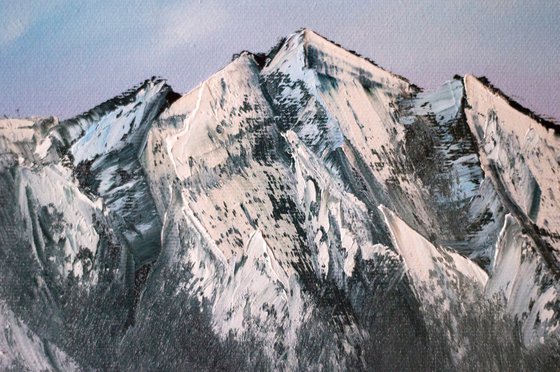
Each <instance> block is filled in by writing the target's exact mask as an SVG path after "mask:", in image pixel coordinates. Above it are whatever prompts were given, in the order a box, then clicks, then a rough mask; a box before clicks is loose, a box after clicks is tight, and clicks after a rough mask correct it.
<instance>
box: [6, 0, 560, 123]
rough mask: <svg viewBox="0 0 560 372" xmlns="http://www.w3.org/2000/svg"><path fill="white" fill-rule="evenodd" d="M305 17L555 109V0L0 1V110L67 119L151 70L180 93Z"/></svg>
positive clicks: (347, 40)
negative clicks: (479, 77)
mask: <svg viewBox="0 0 560 372" xmlns="http://www.w3.org/2000/svg"><path fill="white" fill-rule="evenodd" d="M301 27H308V28H311V29H314V30H316V31H317V32H319V33H320V34H323V35H325V36H326V37H328V38H329V39H332V40H335V41H336V42H338V43H339V44H341V45H343V46H345V47H346V48H348V49H353V50H356V51H357V52H359V53H360V54H362V55H364V56H368V57H370V58H372V59H373V60H375V61H376V62H377V63H378V64H379V65H381V66H382V67H384V68H386V69H389V70H391V71H393V72H395V73H398V74H400V75H403V76H405V77H407V78H409V79H410V80H411V81H412V82H414V83H416V84H417V85H419V86H422V87H425V88H433V87H436V86H438V85H440V84H442V83H443V82H444V81H446V80H448V79H450V78H451V77H453V75H454V74H460V75H463V74H466V73H474V74H476V75H486V76H488V77H489V79H490V80H491V81H492V82H493V83H494V85H496V86H498V87H499V88H501V89H502V90H503V91H505V92H506V93H507V94H508V95H510V96H512V97H514V98H515V99H517V100H518V101H520V103H522V104H524V105H525V106H528V107H529V108H531V109H534V110H535V111H536V112H537V113H540V114H543V115H544V116H553V117H555V118H557V119H560V78H559V77H560V1H558V0H542V1H537V0H534V1H531V0H525V1H516V0H486V1H479V2H475V1H468V0H447V1H435V0H426V1H413V0H408V1H404V0H391V1H374V0H371V1H368V0H351V1H350V0H349V1H335V0H323V1H306V0H299V1H292V0H276V1H272V0H271V1H263V0H261V1H256V0H238V1H231V0H229V1H228V0H217V1H206V0H196V1H173V0H169V1H130V0H120V1H113V2H110V1H76V0H74V1H70V0H43V1H41V0H36V1H26V0H0V88H1V89H0V115H2V114H6V115H16V113H17V110H18V109H19V113H20V115H51V114H52V115H57V116H60V117H62V118H66V117H69V116H73V115H75V114H78V113H80V112H82V111H84V110H87V109H89V108H91V107H93V106H95V105H96V104H98V103H100V102H102V101H104V100H106V99H108V98H111V97H112V96H115V95H116V94H118V93H120V92H122V91H124V90H126V89H128V88H130V87H132V86H134V85H136V84H138V83H139V82H141V81H143V80H144V79H146V78H148V77H150V76H152V75H158V76H162V77H164V78H167V79H168V81H169V83H170V84H171V85H172V86H173V88H174V89H175V90H176V91H179V92H185V91H188V90H190V89H191V88H192V87H194V86H195V85H196V84H197V83H198V82H199V81H201V80H204V79H205V78H207V77H208V76H209V75H210V74H212V73H213V72H215V71H217V70H218V69H220V68H221V67H223V66H224V65H225V64H227V63H228V62H229V61H230V59H231V56H232V54H234V53H236V52H239V51H241V50H244V49H247V50H252V51H267V50H268V49H269V48H270V47H272V46H273V45H274V44H275V43H276V41H277V40H278V39H279V38H280V37H282V36H286V35H288V34H290V33H292V32H293V31H295V30H296V29H299V28H301Z"/></svg>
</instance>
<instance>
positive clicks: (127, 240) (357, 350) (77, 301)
mask: <svg viewBox="0 0 560 372" xmlns="http://www.w3.org/2000/svg"><path fill="white" fill-rule="evenodd" d="M0 146H1V150H2V151H1V154H0V182H1V186H0V188H1V190H2V193H1V196H0V198H1V200H2V212H1V214H0V229H1V234H0V245H1V250H0V254H1V255H2V259H1V260H0V265H1V268H0V284H1V285H0V301H1V303H0V306H2V307H3V308H4V309H5V310H6V311H4V312H3V313H5V315H3V316H2V318H0V321H1V322H4V323H6V329H10V331H9V335H8V333H6V337H4V338H0V340H1V345H2V350H3V353H2V355H1V356H0V365H2V366H3V367H5V368H8V367H12V368H16V369H19V368H23V367H26V368H29V369H34V370H35V369H41V368H46V369H64V370H66V369H86V370H87V369H115V368H117V369H124V370H128V369H130V370H138V369H148V370H155V369H167V370H169V369H172V370H181V369H183V370H184V369H193V368H196V369H203V370H210V369H212V370H214V369H216V368H218V369H226V370H236V369H245V368H257V369H280V370H284V369H287V370H299V369H305V370H307V369H322V368H328V369H343V368H344V369H346V368H351V369H381V370H385V369H398V370H401V369H411V368H414V369H416V370H433V369H451V368H458V369H465V370H472V369H484V370H504V369H510V370H511V369H534V368H553V367H558V364H557V363H558V350H559V349H558V344H557V341H558V333H559V332H560V330H559V328H558V327H559V323H560V302H559V297H558V291H559V290H560V282H559V281H558V274H559V272H558V268H559V262H560V261H559V260H560V257H559V256H558V255H559V254H560V214H559V213H558V211H559V210H560V209H559V203H558V202H557V201H556V198H557V197H558V196H557V195H559V193H560V181H559V178H558V176H557V172H558V171H559V170H560V169H559V168H560V136H559V129H558V127H557V126H556V125H555V124H553V123H549V122H546V121H544V120H542V119H540V118H538V117H536V116H535V115H534V114H532V113H530V112H527V111H525V110H523V109H522V108H520V107H519V106H518V105H516V104H515V103H514V102H512V101H510V100H509V99H508V98H507V97H505V96H504V95H503V94H501V93H500V92H499V91H498V90H496V89H495V88H493V87H492V86H491V85H489V84H488V82H486V81H484V80H483V79H477V78H475V77H471V76H467V77H465V78H461V77H456V78H454V79H453V80H451V81H449V82H446V83H445V84H444V85H442V86H441V87H440V88H439V89H437V90H435V91H432V92H424V91H422V90H421V89H419V88H418V87H416V86H414V85H412V84H411V83H409V82H408V81H407V80H406V79H404V78H402V77H399V76H396V75H393V74H391V73H389V72H387V71H384V70H382V69H381V68H379V67H378V66H376V65H375V64H374V63H373V62H371V61H369V60H366V59H364V58H362V57H360V56H358V55H356V54H354V53H352V52H348V51H346V50H344V49H343V48H341V47H340V46H337V45H336V44H334V43H332V42H330V41H328V40H326V39H324V38H323V37H321V36H319V35H317V34H315V33H313V32H312V31H309V30H302V31H300V32H297V33H295V34H293V35H291V36H290V37H288V38H287V39H285V40H283V41H282V42H281V43H279V44H278V45H277V46H276V47H275V48H273V49H272V50H271V51H270V52H269V53H267V54H251V53H247V52H244V53H241V54H240V55H238V56H236V57H235V58H234V60H233V61H232V62H231V63H230V64H229V65H228V66H226V67H225V68H224V69H223V70H221V71H219V72H217V73H216V74H215V75H213V76H211V77H210V78H209V79H208V80H206V81H204V82H203V83H201V84H200V85H199V86H198V87H196V88H195V89H194V90H192V91H191V92H189V93H186V94H184V95H179V94H177V93H175V92H173V91H172V90H171V88H170V87H169V86H168V85H166V83H165V82H164V81H162V80H160V79H155V78H153V79H150V80H148V81H146V82H145V83H143V84H142V85H140V86H138V87H136V88H134V89H132V90H130V91H128V92H126V93H124V94H123V95H122V96H120V97H117V98H115V99H113V100H110V101H107V102H105V103H103V104H102V105H100V106H98V107H96V108H94V109H92V110H91V111H89V112H88V113H85V114H83V115H81V116H79V117H76V118H74V119H71V120H67V121H63V122H58V121H57V120H56V119H36V118H33V119H25V120H22V119H19V120H15V119H13V120H12V119H6V120H2V121H0ZM14 335H15V336H14Z"/></svg>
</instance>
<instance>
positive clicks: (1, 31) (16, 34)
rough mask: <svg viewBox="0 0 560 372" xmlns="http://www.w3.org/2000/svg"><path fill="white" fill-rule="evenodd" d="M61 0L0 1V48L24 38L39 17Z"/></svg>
mask: <svg viewBox="0 0 560 372" xmlns="http://www.w3.org/2000/svg"><path fill="white" fill-rule="evenodd" d="M61 2H63V1H62V0H52V1H50V0H49V1H28V0H22V1H9V0H7V1H0V14H1V15H2V22H0V48H4V47H7V46H9V45H10V44H12V43H13V42H15V41H16V40H18V39H19V38H20V37H22V36H24V35H25V34H26V33H27V31H28V30H29V29H30V28H31V27H32V26H33V24H34V23H35V22H36V21H37V20H38V19H39V18H40V16H41V15H42V14H44V13H46V12H47V11H49V10H50V9H52V8H54V7H55V6H57V5H59V4H60V3H61Z"/></svg>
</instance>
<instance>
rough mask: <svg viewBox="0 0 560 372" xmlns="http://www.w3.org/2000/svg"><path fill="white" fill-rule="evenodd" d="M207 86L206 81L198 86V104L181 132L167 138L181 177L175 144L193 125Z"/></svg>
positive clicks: (170, 155) (175, 168)
mask: <svg viewBox="0 0 560 372" xmlns="http://www.w3.org/2000/svg"><path fill="white" fill-rule="evenodd" d="M205 87H206V82H203V83H202V84H200V86H199V88H198V96H197V99H196V105H195V107H194V110H193V111H192V112H191V113H190V115H189V116H188V117H187V118H186V119H185V120H184V125H183V129H182V130H181V131H180V132H178V133H177V134H176V135H174V136H172V137H168V138H166V139H165V143H166V145H167V153H168V154H169V158H170V159H171V163H172V164H173V168H174V170H175V174H176V175H177V177H179V173H178V170H177V163H176V162H175V158H174V157H173V146H175V143H177V141H178V140H179V138H180V137H183V136H184V135H185V134H187V132H188V131H189V129H190V127H191V126H190V123H191V120H193V119H194V118H195V116H196V114H197V113H198V110H199V109H200V102H201V101H202V93H203V91H204V88H205ZM177 161H180V160H179V159H177Z"/></svg>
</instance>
